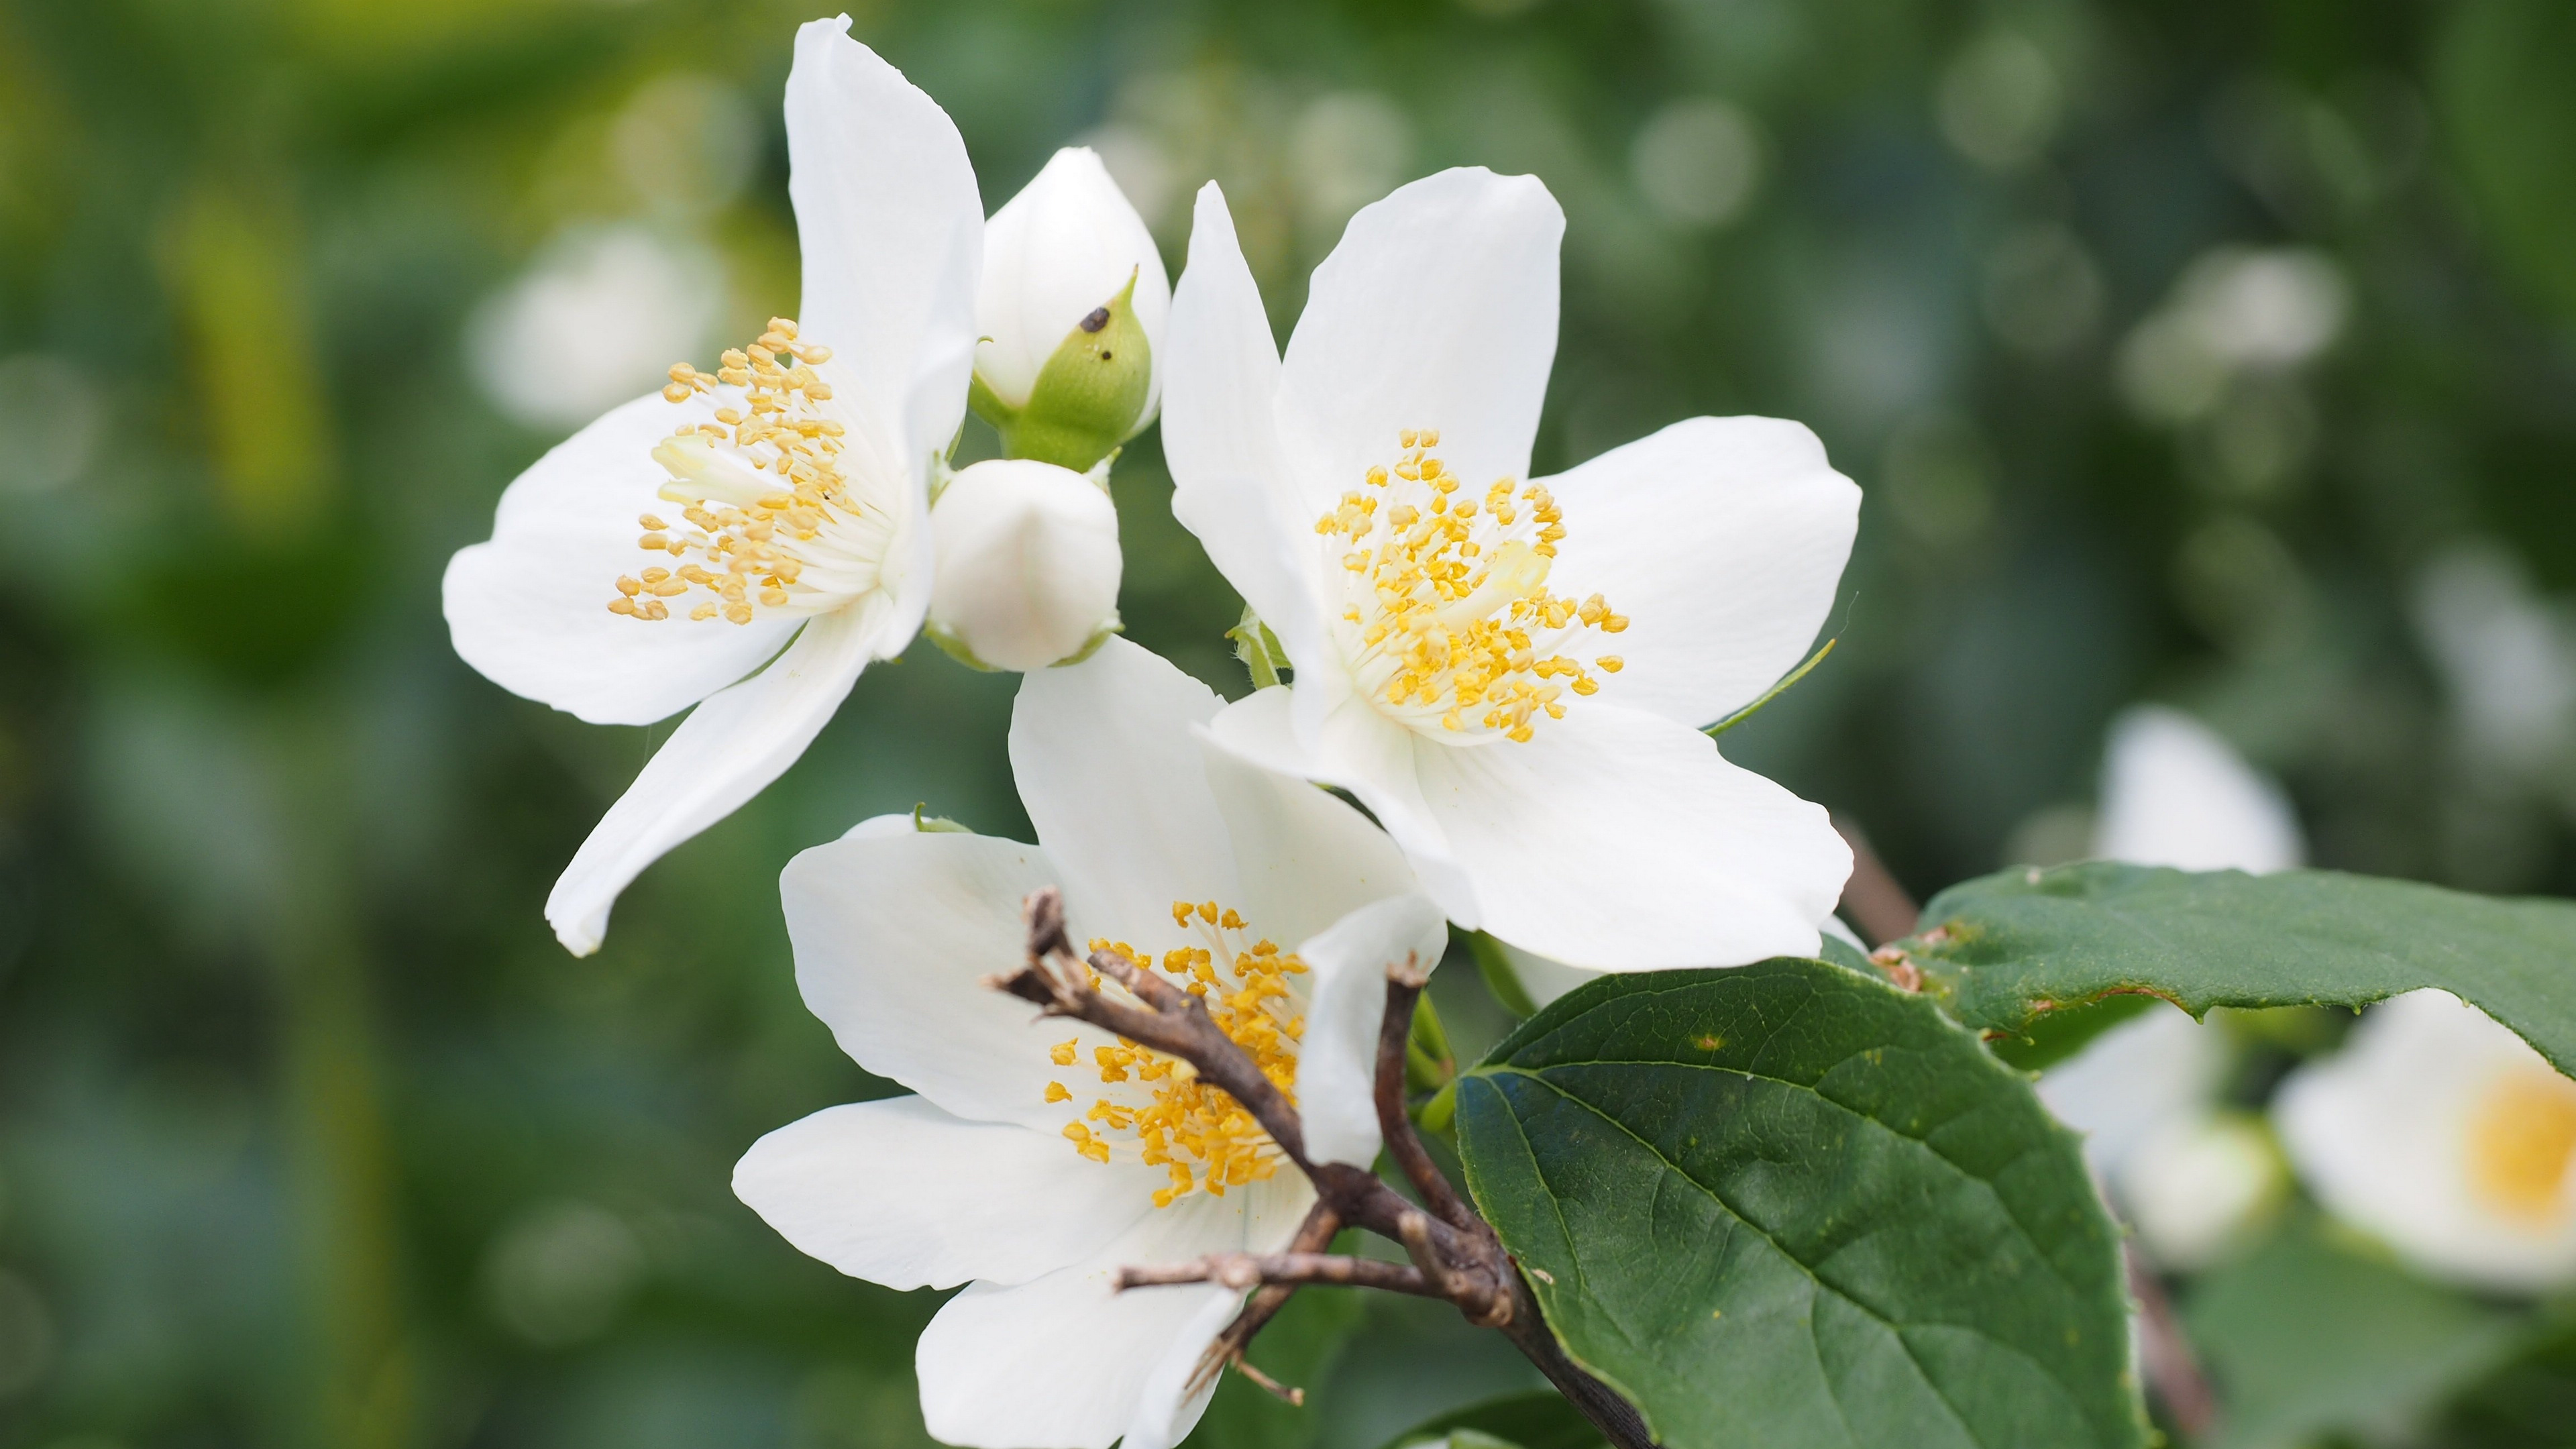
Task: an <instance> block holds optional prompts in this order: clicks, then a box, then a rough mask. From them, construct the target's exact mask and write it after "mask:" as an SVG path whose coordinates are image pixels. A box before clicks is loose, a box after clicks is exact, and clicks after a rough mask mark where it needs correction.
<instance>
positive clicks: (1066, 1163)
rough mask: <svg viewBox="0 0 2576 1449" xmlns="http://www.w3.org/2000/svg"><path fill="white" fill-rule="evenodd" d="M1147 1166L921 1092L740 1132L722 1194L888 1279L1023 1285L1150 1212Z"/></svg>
mask: <svg viewBox="0 0 2576 1449" xmlns="http://www.w3.org/2000/svg"><path fill="white" fill-rule="evenodd" d="M1163 1177H1164V1174H1163V1172H1162V1170H1161V1169H1160V1168H1153V1167H1146V1166H1144V1165H1143V1164H1141V1163H1124V1162H1122V1163H1111V1164H1104V1163H1098V1162H1093V1161H1091V1160H1090V1159H1088V1158H1086V1157H1083V1156H1081V1155H1080V1154H1078V1153H1076V1152H1075V1151H1074V1150H1073V1144H1072V1143H1070V1142H1067V1141H1065V1140H1064V1139H1063V1138H1062V1137H1059V1136H1057V1135H1055V1134H1054V1133H1051V1132H1034V1131H1031V1130H1029V1129H1028V1128H1025V1127H1015V1126H1010V1125H1006V1124H1002V1123H993V1122H969V1121H966V1120H964V1119H962V1118H958V1117H952V1116H950V1115H949V1114H947V1113H946V1112H943V1111H941V1110H939V1109H938V1108H937V1107H935V1106H933V1105H931V1104H930V1103H929V1102H928V1101H926V1100H924V1099H923V1098H920V1097H895V1098H891V1099H889V1100H886V1101H882V1102H858V1103H853V1104H851V1105H849V1106H844V1107H827V1108H825V1109H823V1110H822V1111H820V1112H817V1113H815V1114H814V1115H813V1116H811V1117H808V1118H806V1119H804V1120H803V1121H801V1122H794V1123H790V1124H789V1125H787V1126H785V1127H781V1128H779V1129H778V1130H777V1131H775V1132H772V1133H770V1134H769V1135H768V1136H766V1137H763V1138H761V1139H760V1140H759V1141H758V1142H755V1143H753V1144H752V1148H751V1151H749V1152H747V1153H745V1154H743V1159H742V1161H741V1162H740V1163H738V1164H736V1165H735V1167H734V1170H733V1193H734V1196H736V1197H738V1198H740V1199H742V1201H743V1202H744V1204H746V1205H747V1206H749V1207H750V1208H751V1210H752V1211H753V1212H756V1213H758V1214H760V1216H761V1219H762V1220H763V1221H765V1222H767V1223H768V1224H769V1225H770V1226H771V1227H772V1228H775V1229H777V1230H778V1234H779V1236H781V1237H783V1238H785V1239H786V1240H787V1241H789V1242H791V1243H793V1244H795V1245H796V1248H797V1251H799V1252H802V1253H805V1254H807V1255H808V1256H811V1257H816V1258H820V1259H822V1260H823V1261H824V1262H826V1263H829V1264H831V1265H832V1266H833V1267H835V1268H838V1269H840V1270H841V1271H842V1272H844V1273H847V1274H849V1275H850V1276H851V1277H853V1278H865V1279H867V1280H868V1281H869V1282H871V1283H882V1284H884V1285H885V1286H887V1287H888V1288H953V1287H955V1286H957V1285H958V1284H960V1283H963V1282H965V1281H966V1280H968V1279H969V1278H975V1279H981V1280H983V1281H985V1282H989V1283H1025V1282H1028V1281H1029V1280H1030V1279H1032V1278H1036V1277H1040V1276H1042V1275H1044V1274H1047V1273H1052V1272H1054V1271H1055V1270H1056V1269H1058V1268H1061V1267H1063V1266H1065V1265H1066V1264H1068V1263H1072V1262H1075V1261H1078V1260H1080V1259H1082V1258H1085V1257H1088V1256H1089V1255H1091V1254H1092V1253H1095V1252H1098V1251H1099V1250H1100V1248H1101V1247H1102V1245H1104V1244H1106V1243H1108V1242H1109V1241H1110V1240H1111V1239H1113V1238H1115V1237H1117V1236H1118V1235H1119V1234H1121V1233H1123V1232H1125V1231H1126V1230H1127V1229H1128V1228H1129V1227H1131V1226H1133V1225H1134V1223H1135V1222H1136V1220H1137V1219H1138V1218H1140V1217H1143V1216H1144V1215H1145V1214H1147V1213H1149V1212H1152V1211H1153V1210H1154V1190H1155V1189H1157V1188H1159V1187H1161V1186H1163Z"/></svg>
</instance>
